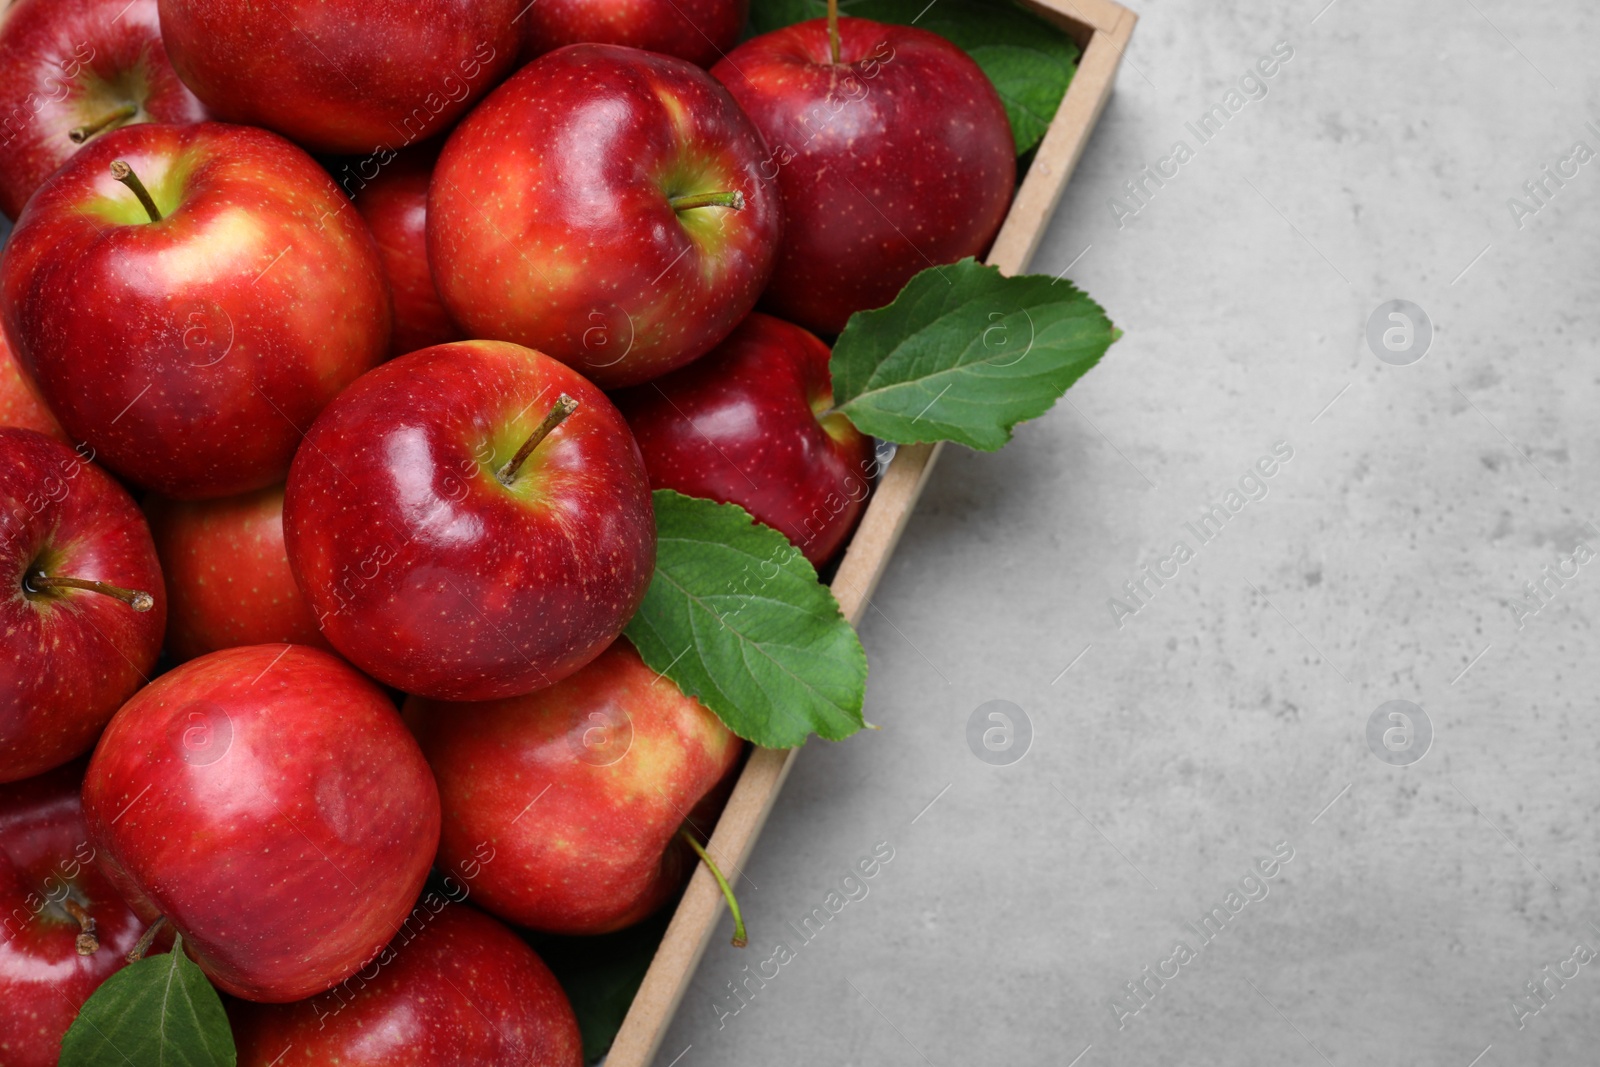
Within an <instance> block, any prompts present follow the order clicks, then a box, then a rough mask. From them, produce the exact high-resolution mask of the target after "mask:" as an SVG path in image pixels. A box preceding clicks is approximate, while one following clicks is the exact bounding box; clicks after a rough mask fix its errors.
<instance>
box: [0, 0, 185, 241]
mask: <svg viewBox="0 0 1600 1067" xmlns="http://www.w3.org/2000/svg"><path fill="white" fill-rule="evenodd" d="M205 117H206V110H205V107H204V106H203V105H202V104H201V103H200V101H199V100H198V99H196V98H195V95H194V94H193V93H191V92H190V91H189V90H188V89H187V88H185V86H184V84H183V83H182V82H181V81H179V80H178V76H177V74H175V73H174V72H173V70H172V64H171V62H170V61H169V60H168V59H167V50H166V48H165V47H164V46H163V45H162V43H161V26H160V23H159V19H158V18H157V15H156V0H133V2H132V3H129V2H128V0H16V2H15V3H13V4H12V5H11V6H10V7H9V8H7V9H6V12H5V18H4V20H3V21H0V214H4V215H7V216H9V217H10V218H16V217H17V215H18V214H19V213H20V212H21V211H22V206H23V204H25V203H27V200H28V197H29V196H31V195H32V194H33V191H34V190H35V189H37V188H38V187H39V186H40V185H41V184H43V182H44V180H45V179H46V178H48V177H49V176H50V173H51V172H52V171H54V170H55V169H56V168H57V167H59V166H61V164H63V163H65V162H66V161H67V159H68V157H70V156H71V155H72V154H73V153H74V152H76V151H78V148H79V146H80V145H82V144H84V143H85V142H87V141H92V140H93V139H94V138H96V137H98V136H99V135H101V134H103V133H105V132H107V131H109V130H114V129H117V128H118V127H121V126H127V125H131V124H133V123H138V122H169V123H175V124H181V123H186V122H200V121H202V120H203V119H205Z"/></svg>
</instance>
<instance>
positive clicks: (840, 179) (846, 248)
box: [711, 18, 1016, 334]
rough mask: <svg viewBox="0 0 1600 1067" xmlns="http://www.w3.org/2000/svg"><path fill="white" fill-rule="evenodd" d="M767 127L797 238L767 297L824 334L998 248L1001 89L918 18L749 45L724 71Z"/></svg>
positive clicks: (1003, 151) (814, 24) (810, 30)
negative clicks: (935, 270)
mask: <svg viewBox="0 0 1600 1067" xmlns="http://www.w3.org/2000/svg"><path fill="white" fill-rule="evenodd" d="M711 73H712V74H714V75H715V76H716V77H717V78H719V79H721V80H722V82H723V83H724V84H725V85H727V87H728V90H729V92H731V93H733V96H734V98H735V99H736V100H738V101H739V104H740V106H741V107H743V108H744V110H745V111H746V113H748V114H749V116H750V118H751V119H752V120H753V121H754V122H755V124H756V126H757V127H758V128H759V129H760V130H761V132H762V133H763V134H764V135H765V136H766V139H767V144H768V145H769V146H770V148H771V150H772V151H771V154H770V155H769V156H768V157H767V158H766V160H765V161H764V163H763V164H762V168H761V174H762V176H763V177H764V178H768V179H771V178H774V177H775V178H776V179H777V183H778V185H779V186H780V187H781V188H782V189H783V208H784V213H785V215H786V216H787V224H786V226H785V229H784V239H783V247H782V249H781V250H780V252H779V255H778V266H777V269H776V270H775V271H774V273H773V276H772V285H771V287H770V288H769V289H768V290H767V294H766V297H765V298H764V300H763V304H762V306H763V307H765V308H766V309H767V310H770V311H771V312H772V313H773V314H775V315H778V316H780V317H782V318H785V319H789V320H790V321H792V322H797V323H799V324H800V325H802V326H805V327H806V328H808V329H811V330H815V331H817V332H818V333H825V334H832V333H838V332H839V331H840V330H842V329H844V324H845V320H846V319H848V318H849V317H850V315H851V313H852V312H855V311H861V310H863V309H865V308H875V307H882V306H883V305H884V304H887V303H889V302H890V301H891V300H893V299H894V298H895V296H896V295H898V294H899V292H900V289H901V288H902V287H903V286H904V285H905V283H906V282H907V281H909V280H910V279H911V276H912V275H913V274H915V273H917V272H918V271H920V270H924V269H926V268H927V267H930V266H933V265H935V264H941V263H953V262H954V261H956V260H958V259H960V258H962V257H963V256H971V255H978V254H979V253H981V252H983V251H984V250H985V249H986V248H988V246H989V242H990V241H992V240H993V239H994V235H995V233H996V232H998V231H999V229H1000V223H1001V222H1002V221H1004V219H1005V215H1006V209H1007V207H1008V206H1009V205H1010V203H1011V192H1012V186H1013V185H1015V184H1016V155H1015V151H1016V149H1015V144H1014V143H1013V141H1012V139H1011V126H1010V124H1009V123H1008V121H1007V119H1006V112H1005V107H1004V105H1002V104H1001V102H1000V97H999V95H998V94H997V93H996V92H995V91H994V86H993V85H991V84H990V82H989V79H988V78H987V77H985V76H984V73H983V71H982V70H980V69H979V67H978V65H977V64H976V63H974V62H973V61H972V59H971V58H969V57H968V56H967V54H966V53H965V52H963V51H962V50H961V49H959V48H957V47H956V46H955V45H953V44H951V43H950V42H949V41H947V40H945V39H944V38H943V37H940V36H938V35H937V34H933V33H929V32H928V31H926V30H921V29H918V28H916V27H915V26H891V25H887V24H885V23H881V22H873V21H870V20H868V19H858V18H845V19H840V20H839V41H838V52H837V54H835V53H834V52H833V50H832V47H831V44H830V37H829V34H828V22H827V20H826V19H814V20H812V21H810V22H802V23H799V24H797V25H794V26H787V27H785V28H783V29H781V30H776V31H774V32H772V33H767V34H762V35H761V36H760V37H755V38H752V39H751V40H748V41H746V42H745V43H744V44H742V45H740V46H739V47H738V48H737V49H735V50H734V51H733V52H731V53H730V54H729V55H728V58H726V59H724V60H723V61H722V62H720V63H718V64H717V65H716V66H715V67H714V68H712V71H711Z"/></svg>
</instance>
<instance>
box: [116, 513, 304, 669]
mask: <svg viewBox="0 0 1600 1067" xmlns="http://www.w3.org/2000/svg"><path fill="white" fill-rule="evenodd" d="M144 510H145V514H146V515H147V516H148V517H149V519H150V533H151V535H152V536H153V537H154V538H155V543H156V552H157V553H158V554H159V555H160V557H161V570H162V573H163V574H164V575H165V576H166V580H167V651H168V652H170V653H171V654H172V655H173V657H174V658H176V659H178V660H180V661H182V660H188V659H193V658H194V657H196V656H203V655H205V654H206V653H207V652H216V651H218V650H220V649H224V648H236V647H238V646H240V645H265V644H277V643H285V642H286V643H289V644H296V645H316V646H319V647H322V648H328V647H331V646H329V645H328V642H327V640H326V639H325V638H324V637H323V636H322V631H321V630H320V629H318V627H317V618H316V616H315V615H313V614H312V613H311V605H310V604H308V603H307V602H306V598H305V594H303V593H301V592H300V587H299V586H297V585H295V584H294V574H293V573H292V572H291V571H290V570H289V556H288V553H287V552H285V551H284V548H283V486H281V485H274V486H269V487H267V488H266V489H258V490H256V491H255V492H253V493H246V494H244V495H243V496H229V497H222V498H221V499H218V500H167V499H165V498H163V497H152V498H150V499H149V500H147V501H145V506H144Z"/></svg>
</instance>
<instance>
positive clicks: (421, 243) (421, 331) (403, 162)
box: [355, 152, 462, 356]
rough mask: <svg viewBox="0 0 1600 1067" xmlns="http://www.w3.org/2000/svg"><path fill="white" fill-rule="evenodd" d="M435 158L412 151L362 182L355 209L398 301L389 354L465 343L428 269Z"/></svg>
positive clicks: (425, 153) (395, 307) (395, 303)
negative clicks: (430, 187) (374, 243)
mask: <svg viewBox="0 0 1600 1067" xmlns="http://www.w3.org/2000/svg"><path fill="white" fill-rule="evenodd" d="M434 158H435V155H434V153H431V152H408V153H406V154H404V155H402V156H400V157H399V158H398V159H396V160H394V161H393V162H392V163H390V164H389V165H388V166H387V167H384V168H382V169H381V170H379V171H378V176H377V177H376V178H373V179H372V180H371V181H363V182H362V183H361V185H360V189H359V191H358V192H357V193H356V194H355V202H356V210H357V211H359V212H361V217H362V218H364V219H366V220H367V226H368V227H369V228H370V229H371V230H372V236H373V237H374V238H376V239H377V242H378V254H379V255H381V256H382V257H383V273H384V276H385V277H387V278H388V279H389V292H390V293H391V294H392V295H393V297H394V334H393V337H392V338H391V340H390V342H389V351H390V353H391V354H392V355H396V356H403V355H405V354H406V353H407V352H415V351H416V350H417V349H419V348H427V347H428V346H429V345H442V344H445V343H446V342H449V341H459V340H461V339H462V337H461V331H460V330H458V329H456V326H455V323H453V322H451V321H450V316H449V315H447V314H446V313H445V310H444V304H442V303H441V302H440V301H439V290H438V289H436V288H435V287H434V284H433V272H432V271H431V270H430V269H429V268H428V231H427V222H428V179H429V178H430V177H432V176H433V162H434Z"/></svg>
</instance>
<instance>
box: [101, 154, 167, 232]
mask: <svg viewBox="0 0 1600 1067" xmlns="http://www.w3.org/2000/svg"><path fill="white" fill-rule="evenodd" d="M111 176H112V177H113V178H115V179H117V181H119V182H121V183H122V184H123V185H126V186H127V187H128V189H129V190H131V191H132V193H133V195H134V196H136V197H138V198H139V203H140V204H142V205H143V206H144V210H145V214H147V215H149V216H150V221H151V222H160V221H161V210H160V209H159V208H157V207H156V202H155V201H154V200H153V199H151V197H150V190H148V189H146V188H145V187H144V182H142V181H140V180H139V176H138V175H137V174H135V173H134V172H133V168H132V167H130V166H128V164H127V163H126V162H125V161H123V160H120V159H113V160H112V161H111Z"/></svg>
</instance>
